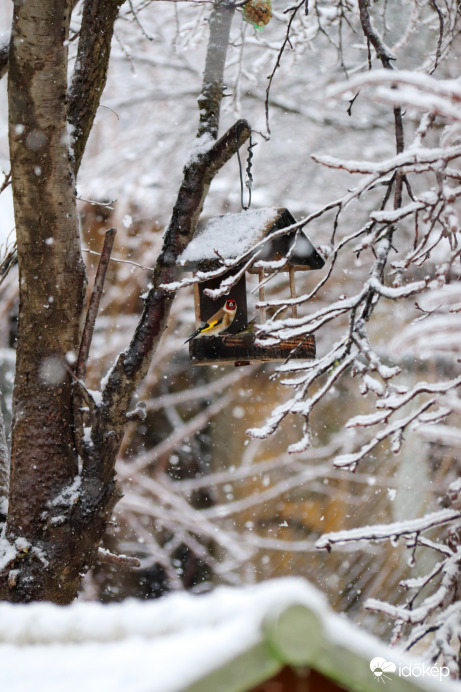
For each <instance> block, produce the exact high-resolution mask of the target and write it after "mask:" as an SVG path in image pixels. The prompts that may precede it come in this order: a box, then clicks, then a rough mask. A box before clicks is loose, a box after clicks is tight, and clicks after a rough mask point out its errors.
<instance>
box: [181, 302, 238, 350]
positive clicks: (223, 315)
mask: <svg viewBox="0 0 461 692" xmlns="http://www.w3.org/2000/svg"><path fill="white" fill-rule="evenodd" d="M236 314H237V303H236V302H235V300H233V299H232V298H229V299H228V300H226V303H225V305H223V307H222V308H220V310H218V312H216V313H215V314H214V315H213V317H210V318H209V319H208V320H207V321H206V322H205V323H204V324H202V326H201V327H199V328H198V329H197V330H196V331H195V332H194V333H193V334H191V335H190V337H189V338H188V339H187V340H186V341H185V342H184V343H185V344H187V342H188V341H192V339H195V337H197V336H215V335H216V334H221V332H224V331H226V329H228V328H229V327H230V326H231V324H232V322H233V321H234V317H235V315H236Z"/></svg>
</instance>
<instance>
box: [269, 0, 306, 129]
mask: <svg viewBox="0 0 461 692" xmlns="http://www.w3.org/2000/svg"><path fill="white" fill-rule="evenodd" d="M305 2H306V0H301V2H300V3H299V4H298V5H295V6H294V7H290V8H289V10H286V11H292V15H291V17H290V19H289V21H288V26H287V31H286V34H285V38H284V40H283V43H282V46H281V48H280V50H279V52H278V55H277V60H276V63H275V66H274V69H273V70H272V72H271V74H270V75H269V83H268V85H267V88H266V99H265V101H264V109H265V113H266V129H267V136H265V137H264V139H268V136H270V133H271V129H270V127H269V95H270V90H271V86H272V81H273V79H274V77H275V73H276V72H277V70H278V68H279V67H280V63H281V60H282V55H283V53H284V51H285V48H286V46H287V44H288V45H289V46H290V47H291V42H290V31H291V25H292V24H293V20H294V18H295V17H296V13H297V12H298V10H299V9H300V8H301V7H302V6H303V5H304V4H305ZM263 136H264V135H263Z"/></svg>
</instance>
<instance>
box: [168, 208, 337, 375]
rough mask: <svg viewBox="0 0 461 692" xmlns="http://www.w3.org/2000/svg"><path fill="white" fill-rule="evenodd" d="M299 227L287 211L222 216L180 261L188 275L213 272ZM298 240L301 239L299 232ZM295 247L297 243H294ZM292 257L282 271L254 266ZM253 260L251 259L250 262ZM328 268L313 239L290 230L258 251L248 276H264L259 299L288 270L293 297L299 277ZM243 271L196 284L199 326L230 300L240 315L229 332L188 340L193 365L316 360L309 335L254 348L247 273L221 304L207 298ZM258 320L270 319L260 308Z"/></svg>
mask: <svg viewBox="0 0 461 692" xmlns="http://www.w3.org/2000/svg"><path fill="white" fill-rule="evenodd" d="M294 223H296V221H295V219H294V218H293V216H292V215H291V214H290V212H289V211H288V209H277V208H272V207H270V208H263V209H257V210H248V211H243V212H241V213H239V214H225V215H224V216H218V217H216V218H214V219H211V221H210V222H209V223H208V224H207V225H206V226H205V227H204V228H203V229H201V230H200V231H197V232H196V233H195V235H194V237H193V239H192V241H191V242H190V243H189V245H188V246H187V248H186V249H185V251H184V252H183V253H182V255H181V256H180V257H179V259H178V265H179V267H180V268H181V269H182V270H184V271H192V272H194V273H195V272H197V271H212V270H215V269H219V268H221V267H222V266H223V262H224V261H226V260H235V259H236V258H237V257H239V256H241V255H242V254H243V253H245V252H247V251H249V250H251V248H253V247H254V246H255V245H256V244H257V243H259V242H260V241H262V240H264V239H265V238H267V237H268V236H271V235H273V234H274V233H275V232H276V231H279V230H282V229H283V228H287V227H288V226H291V225H292V224H294ZM297 233H298V236H297V238H296V234H297ZM295 242H296V244H295V247H294V248H293V247H292V246H293V243H295ZM287 255H288V257H289V258H288V260H287V261H286V262H285V263H284V264H283V263H282V265H280V266H277V268H271V269H267V268H258V267H257V266H256V267H255V266H254V264H255V263H257V262H258V261H259V260H264V261H265V262H268V261H270V262H274V261H281V260H282V258H284V257H286V256H287ZM247 259H248V258H247ZM324 264H325V262H324V260H323V259H322V257H321V256H320V255H319V253H318V252H317V250H316V249H315V247H314V246H313V245H312V243H311V241H310V240H309V238H308V237H307V236H306V235H305V234H304V232H303V231H302V230H301V231H296V230H294V231H291V232H288V233H286V234H283V235H280V236H275V237H273V238H272V239H269V240H267V241H266V242H265V243H264V245H263V246H262V249H261V248H257V249H256V250H254V263H253V264H251V266H250V267H249V268H248V269H247V272H248V273H251V274H255V273H256V274H258V275H259V285H260V288H259V301H260V302H264V300H265V283H266V282H267V280H268V279H269V277H270V274H274V273H276V272H288V278H289V281H288V285H289V290H290V298H296V286H295V275H296V273H297V272H299V271H309V270H311V269H321V267H323V265H324ZM241 268H242V265H241V266H240V267H232V269H231V270H230V271H229V272H227V273H226V274H222V275H221V276H219V277H217V278H215V279H209V280H207V281H203V282H202V283H200V284H195V285H194V300H195V318H196V325H197V327H199V326H200V324H201V323H202V322H205V321H206V320H207V319H208V318H209V317H211V316H212V315H213V314H214V313H215V312H216V310H217V309H218V308H219V307H220V306H221V305H223V304H224V302H225V300H226V298H233V299H234V300H235V301H236V302H237V315H236V316H235V318H234V321H233V322H232V324H231V326H230V328H229V329H228V330H227V331H226V332H225V333H224V334H220V335H218V336H208V337H205V336H204V337H200V338H196V339H193V340H192V341H190V342H189V356H190V360H191V363H193V364H194V365H216V364H221V363H227V364H230V363H234V364H235V365H249V364H250V363H255V362H261V361H262V362H269V361H280V360H285V359H286V358H287V357H288V356H290V354H291V357H292V358H299V359H303V360H304V359H306V358H315V338H314V335H313V334H311V335H308V336H306V335H304V336H302V337H296V338H293V339H289V340H287V341H282V342H281V343H278V344H276V345H275V346H263V345H256V344H255V333H254V329H253V330H252V329H251V322H250V324H249V319H248V310H247V289H246V275H245V273H244V274H242V276H241V277H240V279H239V280H238V282H237V283H236V284H235V285H234V286H233V287H232V288H231V290H230V292H229V293H228V294H227V295H226V296H221V297H220V298H219V299H218V300H217V301H214V300H212V299H211V298H210V297H209V296H207V295H206V294H205V290H206V289H216V288H218V287H219V286H220V284H221V282H222V280H223V279H225V278H226V277H227V276H231V275H235V274H237V273H238V272H239V270H241ZM291 316H292V317H297V316H298V313H297V306H296V305H292V306H291ZM259 321H260V322H261V323H264V322H265V321H266V311H265V310H264V308H260V310H259Z"/></svg>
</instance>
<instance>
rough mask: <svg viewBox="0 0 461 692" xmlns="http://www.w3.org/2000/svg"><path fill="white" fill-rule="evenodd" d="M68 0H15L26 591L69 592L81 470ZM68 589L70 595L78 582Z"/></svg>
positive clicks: (18, 504) (18, 506)
mask: <svg viewBox="0 0 461 692" xmlns="http://www.w3.org/2000/svg"><path fill="white" fill-rule="evenodd" d="M71 4H72V3H71V2H70V0H53V1H52V2H49V1H48V2H45V1H44V0H28V1H27V2H24V3H23V2H16V3H15V8H14V17H13V30H12V38H11V44H10V58H9V82H8V93H9V132H10V155H11V170H12V172H13V177H12V183H13V195H14V207H15V221H16V234H17V248H18V265H19V283H20V294H19V296H20V306H19V325H18V350H17V364H16V378H15V387H14V396H13V428H12V429H13V433H12V458H11V477H10V495H9V514H8V522H7V532H6V533H7V538H8V540H9V541H10V543H11V544H13V545H15V548H16V553H17V555H16V558H15V560H14V561H13V562H12V563H11V564H10V565H9V572H8V574H7V575H6V576H5V575H4V576H3V580H2V582H1V586H0V595H1V596H2V597H3V598H8V599H9V600H19V601H25V600H31V599H40V598H49V599H52V600H55V601H58V602H64V601H67V600H69V596H71V594H70V593H68V591H69V589H68V587H67V586H66V574H67V572H68V561H69V559H70V556H69V548H70V546H71V544H72V540H71V533H72V527H71V526H70V524H69V522H67V521H63V520H62V519H61V518H59V516H58V518H57V513H56V508H58V507H59V511H60V512H61V510H62V512H61V514H62V516H64V514H65V512H66V511H68V508H69V503H68V502H67V508H66V507H65V505H66V503H65V502H64V500H62V501H60V500H59V496H60V497H61V498H63V496H62V493H63V491H65V489H66V488H69V487H71V486H72V484H73V482H74V478H75V476H76V473H77V471H78V460H77V453H76V449H75V444H74V431H73V415H72V392H71V384H72V378H71V375H70V373H69V372H68V366H67V359H68V357H69V354H71V353H77V352H78V347H79V341H80V333H81V323H82V316H83V309H84V297H85V284H86V279H85V269H84V264H83V261H82V257H81V253H80V241H79V232H78V221H77V214H76V207H75V181H74V176H73V171H72V163H71V160H70V157H69V145H68V133H67V100H66V94H67V48H66V45H67V38H68V24H69V18H70V12H71ZM63 258H64V259H63ZM67 499H69V498H67ZM18 561H20V562H21V570H20V577H19V578H16V576H15V568H16V567H17V564H18ZM25 563H27V565H28V567H27V568H25ZM38 573H40V578H38ZM8 581H9V587H8ZM5 584H6V586H5ZM70 591H71V592H73V593H72V597H73V596H74V595H75V585H72V586H71V587H70Z"/></svg>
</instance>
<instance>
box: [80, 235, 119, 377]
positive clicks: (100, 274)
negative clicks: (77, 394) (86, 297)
mask: <svg viewBox="0 0 461 692" xmlns="http://www.w3.org/2000/svg"><path fill="white" fill-rule="evenodd" d="M116 232H117V231H116V230H115V228H109V230H108V231H106V235H105V237H104V245H103V248H102V252H101V257H100V260H99V264H98V269H97V271H96V277H95V280H94V286H93V291H92V293H91V298H90V304H89V306H88V312H87V313H86V320H85V326H84V328H83V335H82V341H81V343H80V350H79V353H78V358H77V369H76V374H77V377H78V379H83V378H84V377H85V373H86V364H87V361H88V355H89V352H90V346H91V340H92V338H93V331H94V324H95V322H96V316H97V314H98V309H99V303H100V301H101V295H102V291H103V287H104V280H105V278H106V272H107V267H108V266H109V260H110V253H111V252H112V247H113V245H114V240H115V234H116Z"/></svg>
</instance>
